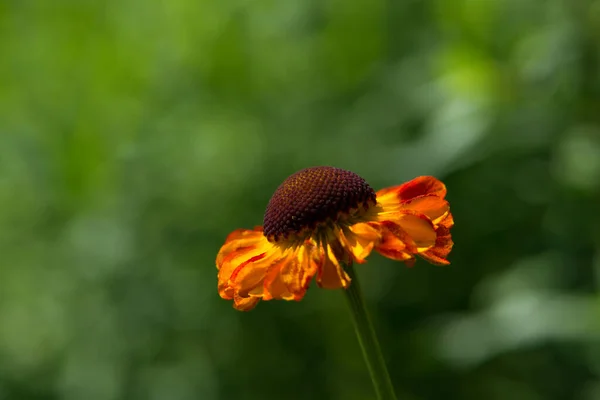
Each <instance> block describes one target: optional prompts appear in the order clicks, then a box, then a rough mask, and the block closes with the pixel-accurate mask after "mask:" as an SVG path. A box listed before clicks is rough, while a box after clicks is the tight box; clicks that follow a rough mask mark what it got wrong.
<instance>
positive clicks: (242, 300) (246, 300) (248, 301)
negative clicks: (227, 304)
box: [233, 294, 260, 311]
mask: <svg viewBox="0 0 600 400" xmlns="http://www.w3.org/2000/svg"><path fill="white" fill-rule="evenodd" d="M259 301H260V298H259V297H240V296H239V295H237V294H236V295H235V296H234V297H233V307H234V308H235V309H236V310H239V311H250V310H252V309H253V308H254V307H256V305H257V304H258V302H259Z"/></svg>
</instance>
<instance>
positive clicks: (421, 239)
mask: <svg viewBox="0 0 600 400" xmlns="http://www.w3.org/2000/svg"><path fill="white" fill-rule="evenodd" d="M394 222H395V223H396V224H397V225H398V226H400V228H402V230H403V231H404V232H405V233H406V234H407V235H408V237H410V238H411V239H412V240H413V242H414V243H415V246H416V247H417V251H418V252H422V251H425V250H427V249H429V248H430V247H431V246H433V245H434V244H435V239H436V233H435V228H434V226H433V224H432V223H431V221H430V220H429V218H427V217H426V216H425V215H423V214H402V215H401V216H400V217H399V218H398V219H397V220H396V221H394Z"/></svg>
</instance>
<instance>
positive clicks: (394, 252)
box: [375, 221, 417, 262]
mask: <svg viewBox="0 0 600 400" xmlns="http://www.w3.org/2000/svg"><path fill="white" fill-rule="evenodd" d="M379 226H380V230H381V234H382V239H381V242H380V243H379V244H377V245H376V246H375V249H376V250H377V251H378V252H379V253H380V254H381V255H383V256H384V257H387V258H391V259H392V260H397V261H405V262H406V261H410V260H413V259H414V256H413V254H415V253H416V252H417V246H416V245H415V242H414V241H413V240H412V238H411V237H410V236H408V234H407V233H406V232H404V230H402V228H401V227H400V226H399V225H396V224H395V223H393V222H390V221H385V222H382V223H380V224H379Z"/></svg>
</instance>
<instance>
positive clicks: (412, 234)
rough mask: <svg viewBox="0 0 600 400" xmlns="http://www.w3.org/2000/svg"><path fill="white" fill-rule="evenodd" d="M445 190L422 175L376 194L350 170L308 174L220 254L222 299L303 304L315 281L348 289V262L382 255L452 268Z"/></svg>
mask: <svg viewBox="0 0 600 400" xmlns="http://www.w3.org/2000/svg"><path fill="white" fill-rule="evenodd" d="M445 195H446V187H445V186H444V184H443V183H442V182H440V181H439V180H437V179H435V178H433V177H430V176H422V177H418V178H415V179H413V180H412V181H410V182H407V183H405V184H403V185H400V186H394V187H390V188H386V189H382V190H380V191H378V192H377V193H375V191H374V190H373V189H372V188H371V187H370V186H369V184H368V183H367V182H366V181H365V180H364V179H362V178H361V177H360V176H358V175H356V174H355V173H353V172H350V171H346V170H343V169H339V168H333V167H313V168H307V169H303V170H301V171H298V172H296V173H295V174H293V175H291V176H290V177H288V178H287V179H286V180H285V181H284V182H283V183H282V184H281V185H280V186H279V187H278V188H277V190H276V191H275V193H274V194H273V196H272V197H271V200H270V201H269V204H268V205H267V209H266V211H265V215H264V221H263V226H262V227H260V226H259V227H255V228H254V229H252V230H248V229H238V230H236V231H234V232H232V233H231V234H229V236H228V237H227V239H226V240H225V244H224V245H223V246H222V247H221V250H220V251H219V253H218V255H217V260H216V264H217V268H218V270H219V273H218V287H219V295H220V296H221V297H222V298H224V299H227V300H233V302H234V303H233V305H234V307H235V308H236V309H238V310H242V311H247V310H251V309H252V308H254V307H255V306H256V304H257V303H258V302H259V301H260V300H261V299H262V300H271V299H284V300H300V299H302V297H304V294H305V293H306V290H307V289H308V286H309V283H310V281H311V280H312V279H313V278H314V277H316V281H317V285H319V286H320V287H322V288H327V289H337V288H347V287H348V286H349V285H350V277H349V276H348V274H346V272H345V271H344V264H349V263H352V262H356V263H361V264H362V263H364V262H365V261H366V258H367V256H368V255H369V254H370V253H371V252H372V251H373V250H375V251H377V252H379V253H380V254H382V255H383V256H385V257H388V258H391V259H393V260H399V261H403V262H405V263H406V264H407V265H408V266H412V265H413V264H414V262H415V256H416V255H419V256H421V257H422V258H424V259H426V260H427V261H429V262H431V263H433V264H439V265H446V264H449V262H448V260H447V259H446V257H447V256H448V254H449V253H450V250H451V249H452V245H453V242H452V237H451V235H450V228H451V227H452V225H453V224H454V221H453V219H452V214H451V213H450V206H449V204H448V202H447V201H446V200H445V199H444V197H445Z"/></svg>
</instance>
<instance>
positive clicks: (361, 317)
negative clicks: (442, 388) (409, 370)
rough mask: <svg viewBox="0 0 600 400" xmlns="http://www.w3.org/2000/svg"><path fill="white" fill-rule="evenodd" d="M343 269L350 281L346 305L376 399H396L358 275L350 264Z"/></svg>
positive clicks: (346, 291)
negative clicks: (350, 313) (348, 308)
mask: <svg viewBox="0 0 600 400" xmlns="http://www.w3.org/2000/svg"><path fill="white" fill-rule="evenodd" d="M345 269H346V272H347V273H348V275H350V278H351V279H352V283H351V284H350V287H349V288H348V289H346V290H345V291H344V292H345V293H346V300H348V305H349V306H350V311H351V312H352V320H353V322H354V329H355V330H356V335H357V336H358V341H359V343H360V348H361V349H362V353H363V356H364V358H365V361H366V363H367V367H368V368H369V374H370V375H371V380H372V381H373V386H375V392H376V393H377V399H379V400H396V394H395V393H394V387H393V386H392V381H391V379H390V375H389V373H388V370H387V367H386V365H385V360H384V358H383V354H382V353H381V348H380V347H379V342H378V341H377V336H376V335H375V329H373V324H372V323H371V318H370V317H369V313H368V311H367V307H366V304H365V300H364V298H363V295H362V291H361V289H360V284H359V283H358V276H356V272H355V271H354V267H353V266H352V265H348V266H346V268H345Z"/></svg>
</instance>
